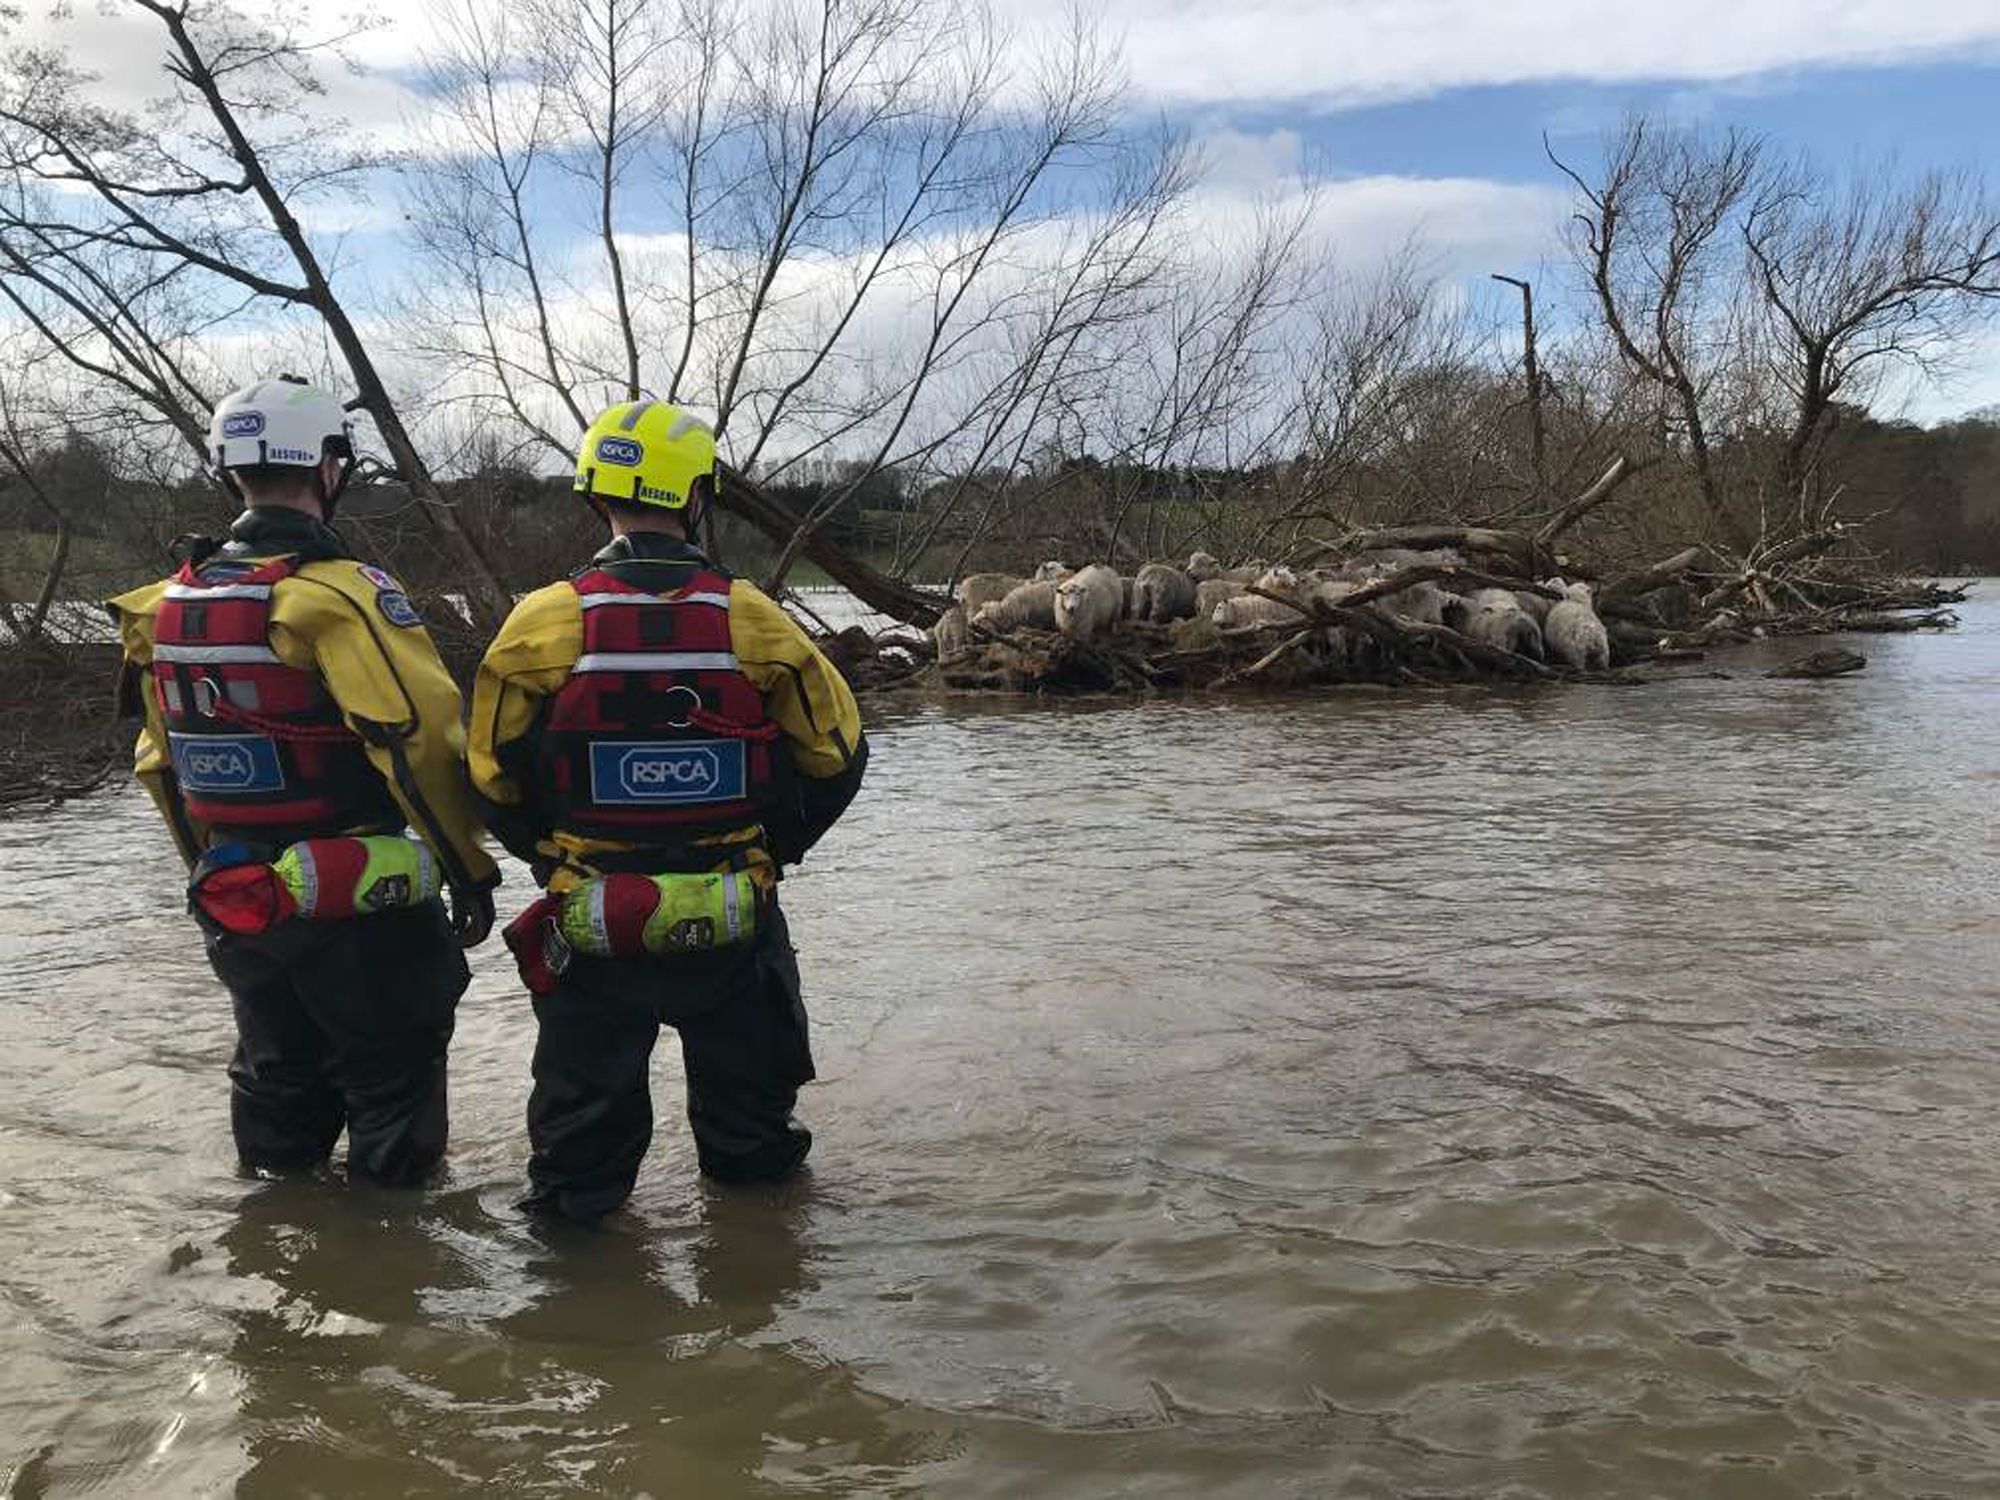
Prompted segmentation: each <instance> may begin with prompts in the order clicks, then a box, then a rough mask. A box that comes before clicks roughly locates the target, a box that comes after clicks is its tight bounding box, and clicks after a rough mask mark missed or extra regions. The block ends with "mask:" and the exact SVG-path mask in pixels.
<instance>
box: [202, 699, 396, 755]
mask: <svg viewBox="0 0 2000 1500" xmlns="http://www.w3.org/2000/svg"><path fill="white" fill-rule="evenodd" d="M206 717H208V718H211V719H220V720H222V721H223V722H224V723H225V724H240V725H242V726H243V727H244V728H246V729H261V730H262V731H263V732H264V733H265V734H268V735H270V736H271V738H272V739H274V740H302V741H305V742H306V743H308V744H317V745H332V744H341V743H344V742H346V741H349V740H358V739H360V738H361V736H359V735H358V734H356V733H355V732H354V731H353V730H351V729H349V728H348V727H347V726H346V725H345V724H290V723H287V722H286V721H285V720H283V719H270V718H266V717H265V716H264V715H263V714H257V713H252V712H251V711H250V710H249V709H247V708H239V707H238V706H237V705H236V704H234V703H231V702H230V701H229V700H228V699H226V698H217V699H216V700H215V704H214V706H213V707H212V708H210V709H209V711H208V714H207V715H206Z"/></svg>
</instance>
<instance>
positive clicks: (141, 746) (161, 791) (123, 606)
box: [104, 578, 208, 866]
mask: <svg viewBox="0 0 2000 1500" xmlns="http://www.w3.org/2000/svg"><path fill="white" fill-rule="evenodd" d="M171 581H172V580H171V579H166V578H162V579H160V580H159V581H158V582H156V583H149V584H147V585H146V586H145V587H144V588H137V589H133V590H132V591H131V592H130V593H125V594H120V595H119V596H118V597H117V598H116V599H109V600H106V601H105V605H104V607H105V608H106V609H108V610H109V611H110V612H111V617H112V619H113V620H115V621H116V622H117V624H118V640H119V644H120V645H122V646H123V647H124V648H125V670H126V671H127V672H136V673H138V674H139V680H138V681H137V682H135V683H134V684H132V697H133V698H134V699H136V702H135V703H134V704H133V706H134V707H138V708H140V709H141V710H142V712H143V713H144V716H145V723H144V725H143V726H142V727H141V728H140V730H139V739H138V743H137V744H136V745H134V746H133V750H132V774H133V776H134V777H135V778H136V779H137V781H138V783H139V785H140V786H142V787H144V788H145V789H146V795H147V796H149V797H151V798H152V799H153V806H154V807H155V808H157V809H158V810H159V814H160V818H161V820H162V821H163V822H164V823H165V824H166V825H167V832H168V833H170V834H171V835H173V840H174V844H175V845H176V847H178V848H179V850H180V852H181V858H182V859H183V860H185V861H186V862H187V863H188V864H189V865H190V866H191V865H193V864H194V862H195V861H196V860H197V859H199V858H200V857H201V850H202V848H203V847H204V846H205V845H206V844H207V841H208V830H207V829H206V828H204V827H202V825H201V824H200V823H198V822H196V821H195V820H194V819H193V818H191V817H189V816H188V812H187V809H186V808H185V807H183V806H182V805H181V799H180V794H179V792H178V791H177V790H176V789H175V787H174V782H173V761H172V760H171V759H170V758H169V756H168V754H167V726H166V722H165V720H163V719H162V718H161V716H160V695H159V694H158V693H156V692H155V691H154V690H153V683H152V673H151V671H150V668H151V667H152V665H153V621H154V616H155V615H157V614H158V613H159V609H160V600H161V599H163V598H164V597H165V596H166V592H167V585H168V584H169V583H170V582H171ZM120 697H121V700H122V699H124V698H125V694H124V693H123V692H121V694H120Z"/></svg>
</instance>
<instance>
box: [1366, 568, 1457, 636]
mask: <svg viewBox="0 0 2000 1500" xmlns="http://www.w3.org/2000/svg"><path fill="white" fill-rule="evenodd" d="M1444 600H1445V593H1444V590H1443V589H1441V588H1439V587H1438V586H1437V585H1436V584H1435V583H1433V582H1431V581H1430V580H1429V579H1428V578H1426V579H1424V580H1422V581H1421V582H1418V583H1413V584H1411V585H1410V586H1409V587H1408V588H1406V589H1398V590H1397V591H1396V592H1395V593H1393V594H1385V595H1383V596H1382V597H1381V598H1380V599H1377V600H1376V601H1375V608H1376V609H1377V610H1378V611H1379V612H1380V613H1382V614H1385V615H1401V616H1402V617H1403V618H1404V619H1406V620H1416V621H1419V622H1421V623H1422V624H1425V625H1442V624H1444Z"/></svg>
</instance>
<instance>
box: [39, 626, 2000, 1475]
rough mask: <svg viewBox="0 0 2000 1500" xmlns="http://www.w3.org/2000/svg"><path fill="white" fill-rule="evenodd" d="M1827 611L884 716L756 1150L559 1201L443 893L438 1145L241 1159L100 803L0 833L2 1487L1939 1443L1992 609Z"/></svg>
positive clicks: (1982, 949)
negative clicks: (1862, 656)
mask: <svg viewBox="0 0 2000 1500" xmlns="http://www.w3.org/2000/svg"><path fill="white" fill-rule="evenodd" d="M1864 649H1865V650H1867V651H1868V652H1869V653H1870V654H1871V655H1872V656H1874V657H1875V658H1876V659H1875V661H1874V664H1873V665H1872V666H1871V668H1870V669H1869V671H1868V672H1867V673H1865V674H1864V675H1863V676H1862V677H1860V678H1858V679H1853V680H1849V681H1844V682H1840V683H1831V684H1809V683H1806V684H1801V683H1773V682H1766V681H1763V680H1761V679H1760V678H1758V677H1756V676H1755V675H1754V670H1753V669H1754V668H1756V667H1757V666H1759V665H1760V664H1761V663H1762V660H1763V656H1753V657H1752V658H1749V659H1746V660H1745V661H1743V662H1740V663H1731V664H1730V665H1731V666H1732V669H1733V670H1735V671H1737V673H1738V675H1737V676H1736V677H1735V678H1734V679H1733V680H1729V681H1698V682H1690V683H1686V684H1682V685H1679V686H1676V687H1672V688H1655V689H1650V690H1636V689H1623V690H1621V689H1608V688H1607V689H1570V690H1557V691H1506V692H1501V691H1494V692H1480V693H1453V694H1437V695H1415V696H1412V695H1390V694H1378V693H1361V692H1357V693H1353V694H1341V695H1336V696H1333V697H1329V698H1325V699H1321V700H1316V701H1313V702H1282V703H1271V704H1259V705H1247V706H1246V705H1240V704H1229V705H1219V704H1211V703H1206V702H1198V701H1197V702H1189V703H1182V702H1172V703H1155V704H1143V705H1133V704H1094V705H1072V706H1069V707H1067V708H1060V709H1058V708H1051V707H1034V706H1027V707H1024V706H1019V705H955V706H953V707H951V708H949V709H936V708H930V709H921V710H902V711H897V712H893V713H890V714H888V715H886V716H885V717H884V718H883V721H882V722H881V723H879V724H878V725H877V729H876V734H877V741H878V756H877V760H876V766H875V771H874V774H873V778H872V781H871V786H870V789H869V793H868V794H867V795H866V796H865V797H864V798H863V800H862V802H861V803H860V804H858V805H857V808H856V810H855V813H854V815H853V817H852V818H851V819H850V821H849V822H848V823H846V824H844V825H843V827H842V829H841V830H840V831H839V832H838V833H836V834H835V835H834V836H833V838H832V839H831V840H830V841H829V844H828V845H827V846H826V848H825V851H824V854H823V855H822V856H816V857H815V859H814V861H813V863H812V865H811V866H809V867H808V868H807V869H806V870H805V871H804V872H802V874H801V875H800V876H799V878H798V879H797V880H796V881H795V882H793V883H792V884H791V886H790V887H789V888H788V889H789V893H790V903H791V909H792V912H793V926H794V929H795V932H796V935H797V938H798V941H799V944H800V947H801V949H802V951H803V954H804V962H805V967H806V975H807V985H808V992H809V999H810V1001H811V1003H812V1006H813V1012H814V1023H815V1029H816V1033H817V1035H816V1038H815V1044H816V1047H817V1050H818V1052H819V1055H820V1061H821V1069H822V1074H823V1081H822V1083H821V1084H820V1085H818V1086H816V1087H815V1088H813V1089H812V1090H809V1091H808V1093H807V1095H806V1096H805V1100H804V1104H803V1108H804V1109H805V1111H806V1112H807V1113H808V1114H809V1116H810V1118H811V1120H812V1123H813V1125H814V1127H815V1129H816V1130H817V1131H818V1133H819V1135H820V1147H819V1152H818V1155H817V1156H816V1159H815V1172H814V1175H812V1176H811V1177H810V1178H807V1179H805V1180H802V1181H800V1182H798V1183H795V1184H792V1185H790V1186H788V1187H787V1188H785V1189H784V1190H782V1191H776V1192H773V1191H769V1190H766V1191H763V1192H751V1193H725V1192H719V1191H714V1190H711V1189H707V1188H705V1187H703V1186H701V1185H700V1184H699V1183H698V1182H697V1180H696V1178H695V1176H694V1164H693V1155H692V1151H691V1149H690V1147H689V1146H688V1144H687V1142H686V1139H685V1136H684V1135H682V1134H679V1133H676V1132H675V1131H673V1130H672V1129H670V1128H664V1129H663V1130H662V1132H661V1138H660V1140H659V1142H658V1144H657V1145H656V1148H655V1151H654V1155H653V1158H652V1159H651V1161H650V1162H649V1164H648V1167H647V1170H646V1173H645V1175H644V1176H643V1178H642V1180H641V1184H640V1191H639V1193H638V1195H637V1197H636V1198H635V1200H634V1203H633V1206H632V1209H631V1211H630V1212H629V1213H627V1214H625V1215H623V1216H621V1217H620V1218H619V1219H617V1220H615V1221H614V1222H613V1223H612V1224H611V1225H610V1226H609V1227H607V1229H606V1230H605V1231H603V1232H602V1233H597V1234H569V1235H565V1236H562V1237H560V1238H554V1239H552V1238H549V1237H547V1232H546V1231H538V1230H537V1229H535V1228H534V1227H533V1226H531V1225H530V1224H528V1223H527V1222H525V1221H523V1220H522V1219H521V1218H520V1217H518V1216H517V1215H516V1214H514V1213H513V1211H512V1210H511V1208H510V1204H511V1203H512V1202H513V1200H514V1198H515V1197H516V1196H517V1195H518V1189H519V1186H520V1180H521V1171H522V1166H523V1157H524V1154H525V1150H526V1143H525V1139H524V1130H523V1126H522V1119H521V1116H522V1110H523V1107H524V1103H525V1098H526V1091H527V1059H528V1052H529V1049H530V1046H531V1044H532V1035H531V1031H532V1027H531V1023H530V1017H529V1012H528V1010H527V1007H526V1004H525V1002H524V1001H523V1000H522V999H521V998H520V996H519V994H518V992H517V990H516V987H515V986H514V984H513V982H512V977H511V974H510V973H509V971H508V968H507V965H506V962H505V955H504V954H503V953H501V952H500V951H499V950H498V948H497V945H496V946H495V947H493V948H492V949H490V950H489V951H486V952H483V953H482V954H480V955H479V956H478V961H477V964H476V978H475V987H474V990H473V992H472V993H471V994H470V995H469V996H468V998H467V1001H466V1005H465V1008H464V1011H463V1012H462V1018H461V1024H460V1028H459V1040H458V1042H457V1043H456V1045H455V1048H454V1053H453V1095H454V1113H455V1124H456V1141H455V1144H454V1147H453V1151H452V1158H451V1166H450V1175H449V1178H448V1180H447V1181H446V1183H445V1184H444V1185H443V1186H442V1187H441V1188H439V1189H438V1190H436V1191H434V1192H431V1193H427V1194H423V1195H402V1194H392V1193H383V1192H380V1191H376V1190H370V1189H363V1188H359V1187H351V1186H348V1185H346V1184H344V1183H341V1182H339V1181H337V1180H335V1181H332V1182H328V1183H318V1184H315V1183H295V1182H293V1183H270V1184H258V1183H247V1182H243V1181H239V1180H237V1179H236V1178H235V1177H234V1176H233V1174H232V1172H231V1162H230V1160H229V1151H228V1128H227V1098H226V1084H225V1081H224V1079H223V1076H222V1065H223V1062H224V1060H225V1059H226V1056H227V1050H228V1042H229V1020H228V1012H227V1007H226V1005H225V1004H224V1003H223V1002H222V1000H221V997H220V995H219V992H217V991H216V989H215V987H214V985H213V983H212V981H211V980H210V978H209V977H208V975H207V971H206V967H205V965H203V964H202V962H201V959H200V956H199V952H198V950H197V946H196V944H195V943H194V940H193V936H192V933H191V932H190V931H189V929H188V928H187V927H186V925H185V921H184V919H183V918H181V917H179V916H178V915H177V911H178V906H179V894H178V881H177V877H176V872H175V871H174V869H173V868H172V867H171V862H170V861H169V860H168V859H167V858H166V857H165V853H166V851H165V846H164V843H163V841H162V836H161V835H160V834H159V832H158V831H157V830H156V829H155V828H154V827H153V826H152V824H151V823H150V821H149V814H147V812H146V811H145V808H144V806H143V805H142V803H141V801H140V799H138V798H137V797H136V796H120V797H114V798H107V799H98V800H93V801H90V802H88V803H84V804H79V805H73V806H71V807H68V808H66V809H63V810H62V811H60V812H59V813H57V814H55V815H54V816H52V817H50V818H47V819H43V820H40V821H37V822H13V823H8V824H4V825H0V856H3V857H4V859H5V865H6V869H7V872H8V873H7V876H6V879H5V881H4V883H0V951H4V952H5V954H6V957H7V972H8V974H9V977H10V979H11V981H12V986H11V988H12V994H11V999H10V1003H9V1004H8V1005H6V1006H4V1007H0V1068H4V1069H5V1080H4V1087H0V1299H4V1301H0V1308H4V1314H0V1359H4V1367H0V1474H8V1475H10V1476H11V1478H10V1481H9V1483H8V1484H7V1485H6V1486H4V1487H0V1489H3V1490H4V1492H5V1493H11V1494H12V1495H14V1496H23V1497H25V1496H39V1495H56V1494H104V1495H112V1494H182V1493H214V1492H230V1491H231V1490H234V1491H235V1492H238V1493H243V1494H250V1495H287V1496H289V1495H300V1494H325V1495H352V1494H360V1493H382V1494H387V1493H404V1494H448V1493H459V1492H462V1491H463V1490H464V1489H465V1488H467V1487H468V1486H470V1485H473V1484H482V1485H487V1486H491V1487H493V1488H494V1490H495V1491H496V1492H497V1493H503V1494H517V1493H519V1494H551V1495H570V1494H603V1495H633V1494H657V1495H664V1494H668V1493H677V1494H699V1495H704V1496H707V1495H733V1494H776V1493H797V1494H869V1495H874V1494H894V1493H904V1492H915V1491H936V1492H940V1493H949V1494H953V1495H958V1494H974V1495H978V1494H992V1495H1009V1496H1015V1495H1021V1494H1044V1493H1076V1494H1093V1495H1095V1494H1109V1493H1131V1494H1147V1495H1152V1494H1190V1495H1194V1494H1199V1495H1209V1494H1241V1495H1246V1496H1247V1495H1258V1496H1261V1495H1270V1494H1298V1495H1306V1494H1313V1495H1318V1494H1327V1493H1351V1494H1364V1495H1373V1494H1405V1493H1419V1494H1432V1493H1463V1494H1474V1493H1476V1494H1507V1495H1519V1496H1530V1495H1577V1494H1612V1493H1618V1494H1672V1495H1684V1494H1701V1495H1756V1496H1765V1495H1809V1494H1821V1493H1852V1494H1871V1495H1872V1494H1892V1495H1903V1494H1907V1495H1916V1494H1953V1495H1983V1494H1991V1493H1995V1492H1996V1491H2000V1355H1996V1354H1995V1353H1994V1352H1993V1337H1992V1335H1993V1330H1994V1328H1995V1327H1996V1326H2000V1323H1997V1322H1996V1320H2000V1266H1997V1265H1996V1261H1995V1259H1994V1256H1993V1252H1992V1246H1993V1245H1994V1244H1995V1243H1996V1239H2000V1166H1996V1164H1995V1159H1994V1158H1995V1153H1994V1152H1993V1151H1992V1149H1991V1142H1992V1139H1993V1109H1994V1104H1993V1101H1994V1100H1995V1099H1996V1098H2000V1048H1996V1045H1995V1041H1994V1034H1993V1029H1992V1025H1991V1022H1990V1015H1991V1010H1992V1005H1993V1002H1994V1001H1995V1000H1996V999H2000V994H1996V990H2000V983H1996V979H1995V975H1996V973H2000V963H1996V961H1997V960H2000V939H1996V937H1995V934H1994V924H1993V911H1994V896H1995V891H1996V885H1997V884H2000V835H1996V834H1995V832H1994V827H1993V821H1992V807H1993V800H1994V796H1995V792H1996V790H2000V745H1996V744H1995V743H1994V742H1993V741H1992V739H1991V737H1990V736H1988V735H1986V734H1985V733H1984V732H1983V730H1982V729H1981V728H1980V727H1979V726H1981V725H1983V724H1985V723H1987V722H1989V721H1990V719H1991V716H1992V709H1993V703H1994V694H1995V688H1996V685H2000V609H1994V608H1992V607H1990V606H1975V607H1974V608H1972V609H1970V610H1968V611H1967V628H1966V629H1965V630H1964V631H1963V632H1961V633H1960V634H1958V635H1957V636H1953V637H1947V638H1922V639H1902V640H1887V641H1871V642H1868V643H1866V644H1865V646H1864ZM1768 654H1769V653H1764V655H1768ZM106 865H112V866H115V867H116V868H118V869H120V870H121V871H129V872H130V878H129V879H125V878H121V880H119V881H117V882H109V883H107V882H103V881H99V880H95V879H79V875H80V873H81V872H84V871H88V870H90V869H94V868H102V867H104V866H106ZM503 894H505V895H506V896H507V897H508V898H509V901H507V902H503V906H505V905H509V904H511V905H513V906H518V905H519V904H520V903H521V902H522V901H524V900H525V899H526V895H527V890H526V886H525V883H524V880H523V878H522V877H520V876H519V874H518V872H517V873H516V876H515V878H514V880H513V881H512V883H511V884H510V886H509V887H508V890H507V892H505V893H503ZM662 1057H663V1061H662V1065H661V1067H660V1068H659V1069H657V1070H656V1087H657V1089H658V1091H659V1102H660V1105H661V1112H662V1115H663V1118H670V1117H671V1116H672V1115H673V1114H674V1113H675V1108H676V1106H677V1104H678V1095H679V1090H680V1079H679V1076H678V1070H677V1068H676V1067H675V1065H674V1064H673V1061H672V1053H671V1049H669V1051H668V1052H667V1053H664V1054H662Z"/></svg>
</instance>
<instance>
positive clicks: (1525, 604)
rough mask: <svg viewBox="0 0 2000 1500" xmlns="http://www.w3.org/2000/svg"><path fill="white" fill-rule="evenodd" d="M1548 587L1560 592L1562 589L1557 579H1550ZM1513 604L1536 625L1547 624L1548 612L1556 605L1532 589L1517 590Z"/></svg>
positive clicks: (1547, 597)
mask: <svg viewBox="0 0 2000 1500" xmlns="http://www.w3.org/2000/svg"><path fill="white" fill-rule="evenodd" d="M1548 586H1549V587H1553V588H1555V589H1557V590H1560V589H1561V588H1562V587H1563V583H1562V580H1561V579H1559V578H1552V579H1550V580H1549V584H1548ZM1514 602H1515V603H1516V604H1518V605H1520V606H1521V608H1523V609H1525V610H1526V611H1527V612H1528V613H1529V614H1530V615H1532V616H1534V619H1535V623H1536V624H1537V625H1541V624H1545V623H1547V621H1548V618H1549V611H1550V610H1551V609H1553V608H1555V603H1556V601H1555V600H1553V599H1551V598H1550V597H1549V596H1548V595H1547V594H1541V593H1537V592H1536V591H1535V590H1533V589H1521V590H1519V591H1518V592H1517V593H1516V594H1515V595H1514Z"/></svg>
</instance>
